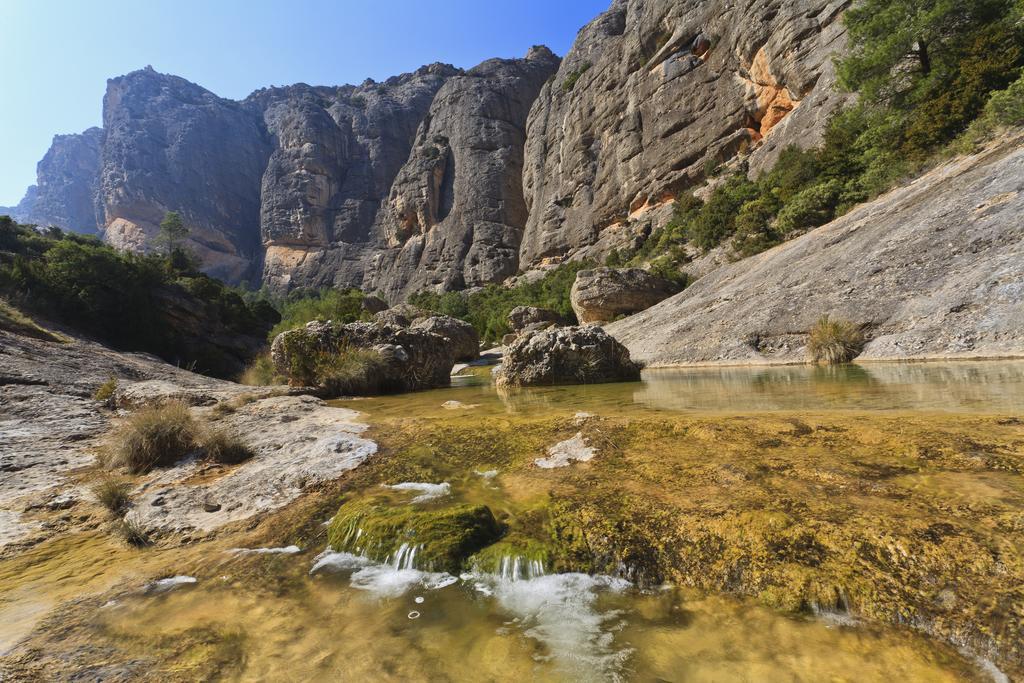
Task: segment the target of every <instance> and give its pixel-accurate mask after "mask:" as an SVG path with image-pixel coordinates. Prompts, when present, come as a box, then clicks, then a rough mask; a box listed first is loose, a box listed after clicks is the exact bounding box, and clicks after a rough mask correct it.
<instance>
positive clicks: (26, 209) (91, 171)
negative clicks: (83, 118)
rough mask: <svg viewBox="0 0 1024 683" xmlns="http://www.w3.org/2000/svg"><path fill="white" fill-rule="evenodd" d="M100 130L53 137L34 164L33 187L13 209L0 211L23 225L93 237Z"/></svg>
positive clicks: (91, 129)
mask: <svg viewBox="0 0 1024 683" xmlns="http://www.w3.org/2000/svg"><path fill="white" fill-rule="evenodd" d="M102 143H103V129H102V128H89V129H88V130H86V131H85V132H83V133H80V134H77V135H55V136H53V142H52V143H51V144H50V149H49V150H47V152H46V155H45V156H44V157H43V158H42V160H41V161H40V162H39V163H38V164H37V165H36V184H35V185H33V186H32V187H30V188H29V189H28V192H26V193H25V198H24V199H22V200H21V202H20V203H19V204H18V206H16V207H10V208H0V213H7V214H10V215H11V216H12V217H14V218H15V219H17V220H19V221H21V222H23V223H35V224H37V225H57V226H60V227H63V228H65V229H67V230H72V231H74V232H82V233H86V234H95V233H96V231H97V224H96V206H95V200H96V181H97V176H98V173H99V168H100V148H101V145H102Z"/></svg>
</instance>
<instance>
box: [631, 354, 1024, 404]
mask: <svg viewBox="0 0 1024 683" xmlns="http://www.w3.org/2000/svg"><path fill="white" fill-rule="evenodd" d="M633 400H634V401H635V402H636V403H642V404H644V405H646V406H647V407H649V408H654V409H661V410H666V409H667V410H710V411H732V410H735V411H748V410H755V411H756V410H815V409H823V410H837V409H838V410H843V409H858V410H951V411H971V412H975V411H984V412H1007V411H1009V412H1013V411H1017V410H1020V409H1021V408H1024V363H1020V362H1012V363H1011V362H970V363H967V362H961V363H878V364H873V365H845V366H836V367H817V366H806V365H800V366H783V367H771V368H746V367H731V368H691V369H680V370H650V371H647V372H646V373H645V374H644V381H643V383H642V386H641V387H640V388H639V389H637V390H635V391H634V393H633Z"/></svg>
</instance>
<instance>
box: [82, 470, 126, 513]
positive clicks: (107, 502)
mask: <svg viewBox="0 0 1024 683" xmlns="http://www.w3.org/2000/svg"><path fill="white" fill-rule="evenodd" d="M131 490H132V487H131V484H129V483H128V482H126V481H124V480H122V479H114V478H113V477H107V478H104V479H103V480H101V481H100V482H99V483H98V484H96V485H95V486H93V487H92V493H93V495H94V496H96V500H97V501H99V503H100V505H102V506H103V507H105V508H107V510H109V511H110V512H112V513H114V514H119V513H120V512H121V511H123V510H124V509H125V508H127V507H128V504H129V503H131V496H130V495H129V494H130V493H131Z"/></svg>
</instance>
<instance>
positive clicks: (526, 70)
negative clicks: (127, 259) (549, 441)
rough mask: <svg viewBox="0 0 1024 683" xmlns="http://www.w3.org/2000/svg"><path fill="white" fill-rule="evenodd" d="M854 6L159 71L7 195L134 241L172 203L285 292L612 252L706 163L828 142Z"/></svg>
mask: <svg viewBox="0 0 1024 683" xmlns="http://www.w3.org/2000/svg"><path fill="white" fill-rule="evenodd" d="M847 4H849V3H848V0H796V1H794V2H781V1H780V0H739V1H737V0H675V1H673V0H615V1H614V2H613V4H612V6H611V8H610V9H609V10H608V11H607V12H605V13H603V14H602V15H600V16H599V17H598V18H597V19H595V20H594V21H592V22H591V23H590V24H588V25H587V26H585V27H584V28H583V29H582V30H581V31H580V33H579V35H578V36H577V39H576V42H575V44H574V46H573V48H572V50H571V51H570V52H569V54H568V55H567V56H566V58H565V59H564V60H559V59H558V58H557V57H556V56H555V55H553V54H552V53H551V52H550V50H548V49H547V48H543V47H536V48H532V49H531V50H530V51H529V52H528V54H527V55H526V56H525V57H524V58H522V59H492V60H488V61H485V62H484V63H482V64H480V65H478V66H476V67H474V68H472V69H469V70H467V71H462V70H460V69H456V68H454V67H452V66H448V65H443V64H432V65H429V66H425V67H422V68H420V69H418V70H417V71H415V72H412V73H408V74H403V75H401V76H396V77H393V78H389V79H387V80H386V81H384V82H383V83H376V82H374V81H371V80H367V81H366V82H364V83H362V84H361V85H358V86H352V85H345V86H337V87H335V86H330V87H325V86H317V87H314V86H309V85H305V84H297V85H293V86H288V87H275V88H266V89H263V90H259V91H257V92H255V93H253V94H252V95H250V96H249V97H248V98H246V99H245V100H242V101H232V100H228V99H224V98H221V97H218V96H217V95H215V94H213V93H211V92H209V91H208V90H205V89H203V88H202V87H200V86H198V85H195V84H193V83H189V82H188V81H186V80H184V79H181V78H178V77H176V76H170V75H164V74H159V73H157V72H155V71H153V70H152V69H150V68H147V69H144V70H141V71H136V72H132V73H130V74H128V75H126V76H121V77H119V78H115V79H112V80H111V81H109V82H108V87H107V94H106V97H105V98H104V114H103V129H102V130H99V129H92V130H90V131H87V132H86V133H84V134H82V135H80V136H58V138H56V139H55V142H54V146H53V148H52V149H51V151H50V152H49V153H48V154H47V157H46V158H45V159H44V160H43V162H41V163H40V167H39V173H38V176H39V182H38V187H37V188H36V190H34V194H33V193H30V195H29V196H27V197H26V200H25V201H24V202H22V204H21V205H19V207H15V208H14V209H11V211H13V212H14V213H15V215H16V217H18V218H19V219H21V220H31V221H33V222H39V223H56V224H60V225H62V226H64V227H68V228H72V229H76V230H82V231H98V232H99V233H100V234H101V235H102V236H103V238H104V239H106V240H107V241H108V242H110V243H111V244H114V245H116V246H118V247H122V248H127V249H135V250H144V249H147V248H149V247H150V245H151V244H152V237H153V235H154V234H155V232H156V230H157V226H158V224H159V221H160V220H161V218H162V217H163V215H164V213H165V212H166V211H172V210H173V211H178V212H179V213H181V214H182V216H183V217H184V219H185V222H186V223H187V225H188V227H189V228H190V230H191V236H190V245H189V246H190V247H191V248H192V249H193V250H194V251H195V252H196V253H197V255H199V256H200V258H201V259H202V261H203V264H204V268H205V269H206V270H207V271H208V272H210V273H211V274H214V275H216V276H218V277H221V278H224V279H226V280H228V281H232V282H238V281H247V282H249V283H251V284H254V285H255V284H265V285H267V286H269V287H270V288H272V289H274V290H277V291H287V290H290V289H294V288H296V287H325V286H338V287H349V286H360V287H362V288H363V289H365V290H367V291H378V292H380V293H382V294H384V295H386V296H387V297H388V298H389V299H392V300H397V299H402V298H404V297H406V296H408V295H409V294H411V293H412V292H415V291H418V290H421V289H434V290H452V289H461V288H466V287H473V286H477V285H482V284H486V283H490V282H501V281H502V280H504V279H506V278H507V277H509V276H511V275H515V274H516V273H517V272H520V271H522V270H528V269H530V268H532V267H534V266H536V265H538V264H540V263H542V262H544V261H545V260H554V261H560V260H563V259H565V258H582V257H586V256H591V257H595V258H598V259H601V258H603V256H604V255H605V254H606V253H607V252H608V251H610V249H611V248H613V247H616V246H620V245H621V244H622V243H624V242H625V241H627V240H629V239H631V238H632V237H633V236H635V235H636V234H638V232H643V231H647V230H650V229H651V228H652V227H657V223H658V222H659V221H663V220H664V219H665V217H666V216H667V214H668V213H669V211H668V209H669V208H670V202H671V199H672V197H674V196H675V194H676V193H678V191H679V190H681V189H683V188H686V187H689V186H691V185H694V184H696V183H699V182H701V181H702V180H703V178H704V176H705V174H706V173H707V171H708V170H709V169H710V168H712V167H713V166H715V165H716V164H719V163H722V162H726V161H729V160H731V159H732V158H734V157H735V156H737V155H739V154H743V155H744V156H745V157H746V158H747V161H748V162H749V165H750V168H751V169H752V172H755V173H756V172H757V171H758V170H760V169H761V168H764V167H765V166H766V165H767V164H769V163H770V162H771V160H772V159H773V158H774V156H775V155H776V154H777V152H778V151H779V150H780V149H781V148H783V147H784V146H785V145H787V144H790V143H798V144H813V143H816V142H817V141H818V139H819V137H820V133H821V131H822V128H823V124H824V122H825V121H826V119H827V116H828V115H829V114H830V113H831V112H832V111H834V109H835V108H836V107H837V106H838V104H840V103H841V102H842V97H841V96H840V95H838V94H837V93H836V92H835V91H834V89H833V88H832V85H833V83H834V80H835V78H834V74H833V71H832V63H831V56H832V54H833V53H834V52H836V51H837V50H838V49H840V47H841V46H842V42H843V36H844V34H843V29H842V23H841V22H840V21H838V19H839V17H840V16H841V13H842V10H843V9H844V8H845V7H846V5H847Z"/></svg>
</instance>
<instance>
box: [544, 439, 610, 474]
mask: <svg viewBox="0 0 1024 683" xmlns="http://www.w3.org/2000/svg"><path fill="white" fill-rule="evenodd" d="M596 453H597V449H596V448H594V447H592V446H588V445H587V442H586V440H585V439H584V438H583V434H582V432H580V433H577V434H576V436H574V437H572V438H571V439H566V440H565V441H559V442H558V443H556V444H555V445H554V446H552V447H551V448H549V449H548V457H546V458H537V459H536V460H534V461H533V464H534V465H536V466H537V467H540V468H541V469H545V470H550V469H553V468H555V467H567V466H568V465H569V464H570V463H571V462H572V461H573V460H575V461H577V462H587V461H589V460H593V458H594V455H595V454H596Z"/></svg>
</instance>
